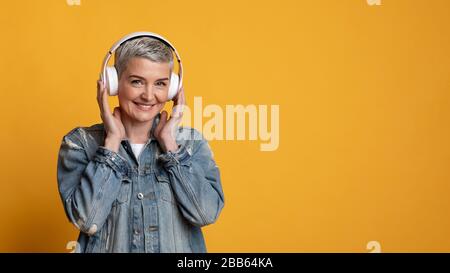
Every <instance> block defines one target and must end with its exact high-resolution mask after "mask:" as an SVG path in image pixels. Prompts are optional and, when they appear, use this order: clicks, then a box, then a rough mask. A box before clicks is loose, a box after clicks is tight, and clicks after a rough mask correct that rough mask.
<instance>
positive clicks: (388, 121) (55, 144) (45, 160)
mask: <svg viewBox="0 0 450 273" xmlns="http://www.w3.org/2000/svg"><path fill="white" fill-rule="evenodd" d="M0 4H1V8H0V29H1V37H2V38H1V40H2V41H1V43H0V75H1V83H0V88H1V99H2V103H1V107H0V116H1V119H0V120H1V124H0V126H1V133H0V141H1V144H2V145H1V147H2V149H1V157H0V158H1V162H0V171H1V178H0V181H1V184H0V216H1V218H0V219H1V220H0V251H3V252H5V251H14V252H22V251H33V252H34V251H39V252H43V251H44V252H68V250H67V249H66V243H67V242H68V241H71V240H76V238H77V234H78V232H77V230H76V229H75V228H74V227H73V226H72V225H71V224H70V223H69V222H68V221H67V220H66V218H65V215H64V211H63V207H62V204H61V201H60V199H59V195H58V191H57V184H56V183H57V182H56V159H57V153H58V150H59V145H60V142H61V139H62V136H63V135H64V134H65V133H67V132H68V131H69V130H70V129H72V128H74V127H76V126H88V125H91V124H94V123H98V122H100V115H99V113H98V107H97V104H96V103H97V102H96V89H95V88H96V87H95V86H96V84H95V81H96V79H97V76H98V73H99V68H100V64H101V61H102V59H103V57H104V55H105V53H106V51H107V49H108V48H109V47H110V46H111V44H112V43H113V42H115V41H116V40H117V39H118V38H119V37H121V36H122V35H124V34H127V33H129V32H133V31H138V30H147V31H152V32H156V33H160V34H162V35H163V36H165V37H166V38H168V39H169V40H170V41H171V42H172V43H173V44H174V45H175V46H176V48H177V49H178V50H179V52H180V54H181V56H182V59H183V64H184V68H185V77H186V78H185V92H186V96H187V102H188V105H189V106H190V107H192V104H193V97H194V96H202V97H203V104H204V105H206V104H218V105H220V106H221V107H223V109H225V105H227V104H233V105H235V104H242V105H249V104H255V105H260V104H261V105H272V104H278V105H280V146H279V148H278V150H276V151H274V152H261V151H260V150H259V145H260V142H259V141H212V142H211V143H210V145H211V147H212V149H213V151H214V155H215V159H216V161H217V163H218V165H219V166H220V168H221V174H222V183H223V187H224V191H225V198H226V204H225V208H224V210H223V213H222V215H221V217H220V218H219V220H218V222H217V223H216V224H214V225H211V226H209V227H206V228H204V232H205V236H206V241H207V247H208V250H209V251H210V252H311V251H313V252H368V250H367V249H366V244H367V243H368V242H369V241H378V242H379V243H380V245H381V250H382V251H383V252H398V251H405V252H413V251H425V252H429V251H446V252H448V251H450V234H449V230H450V217H449V211H450V198H449V196H450V183H449V182H450V171H449V163H450V145H449V139H450V130H449V122H450V108H449V106H450V95H449V89H450V88H449V87H450V82H449V71H450V54H449V50H450V16H449V14H450V1H448V0H430V1H425V0H414V1H413V0H382V5H381V6H369V5H368V4H367V2H366V0H339V1H338V0H308V1H306V0H302V1H300V0H291V1H286V0H283V1H281V0H280V1H261V0H259V1H243V0H227V1H209V0H206V1H197V0H192V1H144V0H129V1H125V0H123V1H119V0H81V6H69V5H67V4H66V1H65V0H45V1H44V0H43V1H37V0H26V1H25V0H22V1H12V0H10V1H1V3H0ZM110 103H111V107H112V106H114V105H116V104H117V98H111V101H110ZM168 106H170V105H168Z"/></svg>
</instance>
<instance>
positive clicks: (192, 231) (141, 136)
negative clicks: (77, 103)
mask: <svg viewBox="0 0 450 273" xmlns="http://www.w3.org/2000/svg"><path fill="white" fill-rule="evenodd" d="M115 67H116V69H117V72H118V77H119V87H118V90H119V91H118V97H119V107H116V108H115V109H114V111H113V113H111V111H110V109H109V106H108V101H107V94H106V93H107V91H106V89H105V88H104V86H103V83H102V82H101V81H99V82H97V101H98V105H99V108H100V116H101V118H102V121H103V123H100V124H95V125H92V126H90V127H77V128H74V129H73V130H71V131H70V132H69V133H68V134H66V135H65V136H64V137H63V140H62V143H61V147H60V151H59V157H58V187H59V192H60V195H61V199H62V201H63V205H64V208H65V212H66V215H67V217H68V219H69V220H70V221H71V222H72V223H73V224H74V225H75V226H76V227H77V228H78V229H79V230H80V235H79V238H78V243H79V244H78V247H77V252H151V253H155V252H206V246H205V241H204V238H203V234H202V230H201V227H202V226H205V225H208V224H211V223H214V222H215V221H216V220H217V218H218V216H219V214H220V212H221V210H222V208H223V206H224V195H223V191H222V185H221V181H220V173H219V168H218V166H217V165H216V164H215V161H214V159H213V157H212V152H211V151H210V148H209V145H208V142H207V141H206V140H205V139H204V138H203V136H202V135H201V134H200V133H199V132H198V131H197V130H195V129H193V128H188V127H179V126H178V125H179V123H180V121H181V117H182V112H181V111H179V109H181V108H182V106H183V105H184V103H185V99H184V92H183V90H182V89H181V90H180V92H178V94H177V96H176V97H175V98H174V106H177V107H175V110H174V112H173V113H172V116H171V117H170V118H168V114H167V112H166V111H162V112H161V113H160V111H161V110H162V109H163V107H164V105H165V103H166V101H167V100H168V87H169V86H168V85H169V83H170V76H171V74H172V73H171V72H172V69H173V55H172V52H171V49H170V48H169V47H168V46H167V45H165V44H164V43H163V42H161V41H159V40H158V39H155V38H151V37H140V38H135V39H131V40H129V41H127V42H125V43H124V44H122V45H121V46H120V47H119V48H118V49H117V50H116V52H115ZM180 106H181V107H180Z"/></svg>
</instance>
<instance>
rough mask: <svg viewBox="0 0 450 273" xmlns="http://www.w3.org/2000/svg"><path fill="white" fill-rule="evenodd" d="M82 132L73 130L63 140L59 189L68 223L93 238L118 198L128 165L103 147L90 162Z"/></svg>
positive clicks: (59, 155)
mask: <svg viewBox="0 0 450 273" xmlns="http://www.w3.org/2000/svg"><path fill="white" fill-rule="evenodd" d="M81 130H84V129H82V128H80V127H78V128H75V129H74V130H72V131H71V132H69V133H68V134H67V135H65V136H64V137H63V139H62V142H61V146H60V150H59V154H58V166H57V178H58V189H59V193H60V197H61V200H62V202H63V205H64V209H65V212H66V215H67V217H68V219H69V221H70V222H72V223H73V224H74V225H75V226H76V227H77V228H78V229H80V230H81V231H82V232H84V233H87V234H88V235H93V234H95V233H96V232H97V231H98V230H100V228H101V227H102V225H103V223H104V222H105V220H106V218H107V216H108V214H109V212H110V210H111V207H112V204H113V202H114V200H115V199H116V198H117V195H118V193H119V191H120V186H121V181H122V179H123V178H124V177H125V176H126V175H127V162H126V160H125V159H124V158H123V157H121V156H120V155H119V154H118V153H115V152H113V151H111V150H108V149H106V148H105V147H104V146H99V147H98V148H97V150H96V152H95V155H94V156H93V157H92V160H89V158H88V156H87V153H86V150H85V145H87V143H83V137H82V136H80V131H81ZM82 133H83V134H86V132H82ZM84 141H86V140H85V138H84Z"/></svg>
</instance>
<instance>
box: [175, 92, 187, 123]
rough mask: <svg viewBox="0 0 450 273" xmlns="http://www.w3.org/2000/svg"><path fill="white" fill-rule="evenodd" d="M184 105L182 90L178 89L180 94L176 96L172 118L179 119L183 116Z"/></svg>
mask: <svg viewBox="0 0 450 273" xmlns="http://www.w3.org/2000/svg"><path fill="white" fill-rule="evenodd" d="M185 104H186V99H185V96H184V88H183V87H182V88H181V89H180V92H178V94H177V99H176V100H175V101H174V105H173V110H172V116H173V117H174V118H177V119H179V118H181V117H182V115H183V110H184V106H185Z"/></svg>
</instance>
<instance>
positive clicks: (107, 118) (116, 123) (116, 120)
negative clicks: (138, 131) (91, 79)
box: [97, 80, 126, 152]
mask: <svg viewBox="0 0 450 273" xmlns="http://www.w3.org/2000/svg"><path fill="white" fill-rule="evenodd" d="M97 102H98V106H99V108H100V117H101V118H102V120H103V126H104V128H105V132H106V138H105V148H107V149H109V150H112V151H114V152H118V151H119V147H120V143H121V141H122V139H124V138H125V137H126V133H125V127H124V126H123V123H122V120H121V117H120V114H121V113H120V108H119V107H116V108H114V112H113V113H112V114H111V111H110V109H109V104H108V94H107V91H106V88H105V86H104V85H103V82H102V81H101V80H98V81H97Z"/></svg>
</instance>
